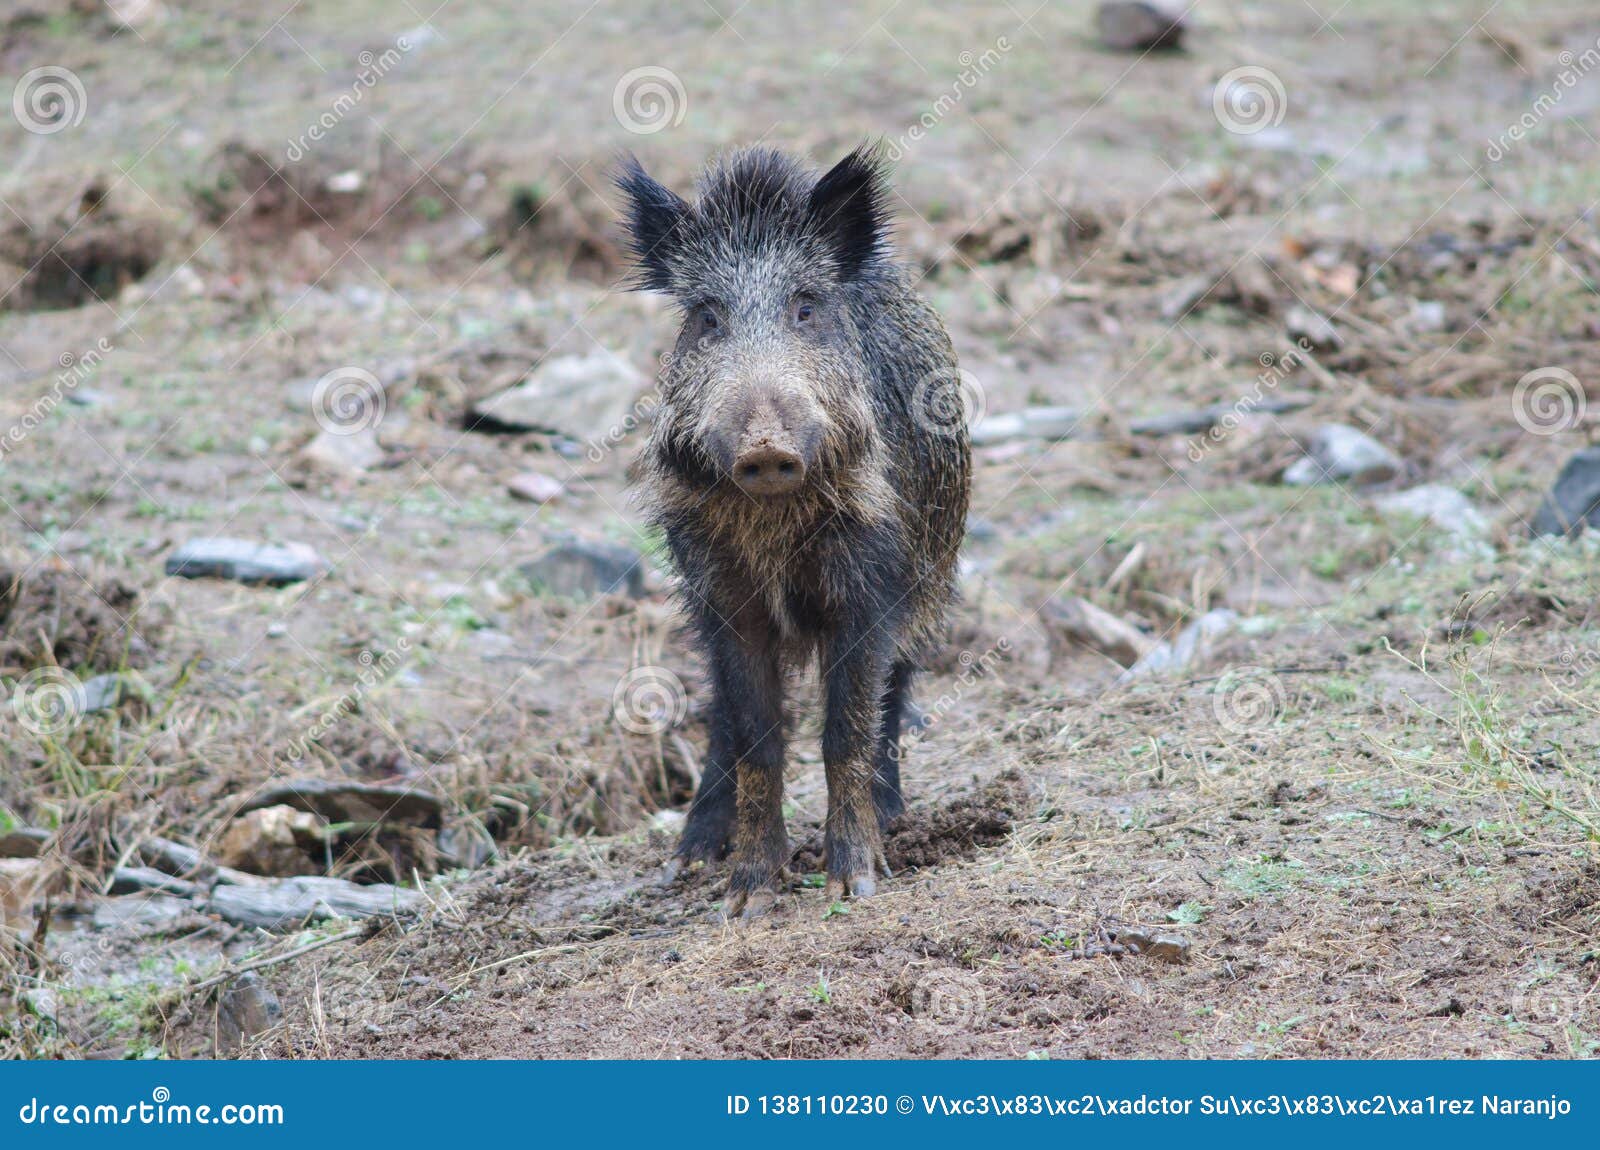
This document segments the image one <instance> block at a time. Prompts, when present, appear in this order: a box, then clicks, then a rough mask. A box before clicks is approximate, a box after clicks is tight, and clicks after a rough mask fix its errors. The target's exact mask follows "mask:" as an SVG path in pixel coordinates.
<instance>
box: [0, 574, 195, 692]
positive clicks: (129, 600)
mask: <svg viewBox="0 0 1600 1150" xmlns="http://www.w3.org/2000/svg"><path fill="white" fill-rule="evenodd" d="M144 608H145V604H144V602H143V600H142V597H141V595H140V593H139V590H138V589H137V588H135V587H133V586H131V585H129V584H128V583H125V582H123V581H122V580H121V579H117V578H115V577H108V578H103V579H88V578H85V577H84V576H83V575H80V574H79V573H78V572H76V571H74V570H72V569H70V568H67V567H64V566H50V565H45V564H41V565H39V566H36V567H31V568H8V567H0V667H5V668H6V669H8V670H18V671H29V670H32V669H33V668H35V667H39V666H42V665H50V664H54V665H58V666H62V667H76V668H84V669H88V670H93V671H111V670H116V669H117V668H119V667H124V666H142V665H144V664H145V663H147V662H148V661H149V659H150V656H151V654H152V653H153V651H154V649H155V647H156V646H157V645H158V644H159V642H160V639H161V636H162V634H163V632H164V631H165V629H166V620H165V618H164V613H163V612H161V611H157V610H145V609H144Z"/></svg>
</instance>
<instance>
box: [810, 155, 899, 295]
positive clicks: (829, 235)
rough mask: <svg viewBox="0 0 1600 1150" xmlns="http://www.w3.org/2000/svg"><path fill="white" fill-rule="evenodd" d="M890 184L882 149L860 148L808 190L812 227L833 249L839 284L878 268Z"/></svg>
mask: <svg viewBox="0 0 1600 1150" xmlns="http://www.w3.org/2000/svg"><path fill="white" fill-rule="evenodd" d="M887 185H888V180H887V177H886V175H885V172H884V160H883V155H882V149H880V148H879V147H877V146H876V145H871V144H863V145H862V146H861V147H859V148H857V149H856V150H855V151H853V152H851V153H850V154H849V155H848V156H846V157H845V158H844V159H842V160H840V161H839V162H838V163H837V164H835V165H834V166H833V168H832V170H831V171H829V172H828V174H827V175H825V176H823V177H822V178H821V179H820V180H818V181H817V185H816V187H814V188H812V189H811V200H810V203H809V204H808V205H807V209H806V210H807V214H808V216H809V217H810V220H811V227H812V228H813V230H814V231H815V232H816V233H817V234H818V235H820V236H821V237H822V239H823V240H824V242H826V243H827V244H828V246H829V247H830V248H831V249H832V252H833V256H834V260H835V261H836V263H837V265H838V268H839V276H840V278H841V279H845V280H851V279H855V278H856V277H857V276H859V275H860V274H861V273H862V272H863V271H866V270H868V269H870V268H872V267H873V266H875V265H876V264H878V263H881V262H882V260H883V259H884V256H885V254H886V250H887V247H888V233H889V209H888V205H887V202H886V201H887V199H888V186H887Z"/></svg>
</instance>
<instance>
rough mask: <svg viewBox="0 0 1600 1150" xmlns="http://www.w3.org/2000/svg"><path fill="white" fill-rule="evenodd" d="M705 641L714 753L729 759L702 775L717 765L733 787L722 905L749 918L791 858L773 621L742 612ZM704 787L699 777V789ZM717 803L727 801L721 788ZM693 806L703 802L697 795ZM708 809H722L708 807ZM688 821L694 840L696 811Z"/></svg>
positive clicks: (764, 904) (767, 897) (765, 901)
mask: <svg viewBox="0 0 1600 1150" xmlns="http://www.w3.org/2000/svg"><path fill="white" fill-rule="evenodd" d="M708 638H709V643H708V646H709V648H710V655H711V675H712V681H713V684H714V692H715V698H714V700H713V702H712V743H713V751H714V752H716V751H720V752H721V753H722V754H723V755H725V756H726V758H724V759H723V760H722V761H721V762H717V761H716V760H715V759H713V762H712V763H711V764H709V765H708V767H707V778H708V779H709V778H710V776H711V771H712V770H716V769H720V770H721V771H723V775H724V780H725V781H724V783H723V784H722V786H724V787H726V782H727V781H731V782H732V784H733V786H732V797H733V803H732V816H733V817H732V822H733V834H732V842H733V860H732V863H733V866H732V873H731V875H730V876H729V879H728V896H727V903H726V908H725V909H726V912H727V914H728V915H729V916H730V917H731V916H733V915H739V914H743V915H746V916H749V915H754V914H757V913H760V912H761V911H762V910H765V909H766V907H767V905H768V904H769V903H770V902H771V901H772V892H773V890H774V889H775V888H776V886H777V884H778V880H779V878H780V877H781V876H782V874H783V870H784V867H786V866H787V865H788V863H789V838H788V835H787V834H786V833H785V832H784V828H783V755H784V730H783V673H782V669H781V665H780V662H779V643H778V635H777V633H776V630H775V629H774V628H773V627H772V626H771V624H770V621H768V620H766V619H760V620H755V619H751V618H749V617H748V616H745V617H741V618H740V619H738V620H736V621H735V622H734V623H731V624H727V625H724V626H722V627H720V628H719V629H717V630H716V631H715V633H713V634H711V635H710V636H709V637H708ZM730 767H731V770H730V769H729V768H730ZM730 776H731V778H730ZM705 785H706V780H702V789H704V787H705ZM713 785H716V784H715V783H713ZM720 802H722V803H726V793H725V792H724V793H723V795H722V796H721V797H720ZM695 806H696V807H697V808H698V807H699V806H700V797H699V796H696V802H695ZM707 813H708V814H718V815H720V814H722V811H721V810H719V809H718V808H715V807H713V808H708V811H707ZM724 817H725V816H724ZM690 820H691V821H690V825H689V826H687V827H685V829H684V834H685V845H691V844H693V843H694V842H695V841H698V840H697V839H691V838H690V837H689V836H690V833H691V832H694V831H696V828H695V827H694V823H693V820H694V812H693V810H691V815H690ZM708 825H709V824H708ZM681 849H682V848H680V850H681ZM691 849H692V846H691Z"/></svg>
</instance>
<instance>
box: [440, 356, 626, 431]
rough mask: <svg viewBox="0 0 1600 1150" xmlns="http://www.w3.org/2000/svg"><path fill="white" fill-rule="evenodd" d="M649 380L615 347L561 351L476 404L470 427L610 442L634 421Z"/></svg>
mask: <svg viewBox="0 0 1600 1150" xmlns="http://www.w3.org/2000/svg"><path fill="white" fill-rule="evenodd" d="M646 385H647V381H646V380H645V377H644V376H643V375H641V374H640V373H639V372H638V371H637V370H635V369H634V367H633V366H632V365H631V364H630V363H628V361H627V360H625V359H623V358H622V357H621V356H618V355H614V354H613V353H611V352H609V351H596V352H591V353H590V354H588V355H567V356H557V357H555V358H553V359H548V360H546V361H545V362H544V363H542V364H540V365H539V366H538V367H536V368H535V369H534V370H533V371H532V372H531V373H530V374H529V375H528V377H527V378H526V379H524V380H523V381H522V382H520V383H518V384H516V385H515V386H513V387H509V388H506V389H505V390H504V391H498V392H495V393H494V394H493V395H490V396H488V397H486V398H484V399H481V400H479V401H478V402H477V403H475V404H474V405H473V406H472V408H471V409H470V410H469V411H468V413H467V426H468V427H469V428H471V429H473V430H479V431H502V432H525V431H543V432H550V433H554V434H558V435H565V436H568V437H570V438H572V439H575V440H578V441H579V442H581V443H591V444H592V443H607V442H610V441H611V440H612V438H613V437H614V436H616V435H617V434H619V429H621V428H623V427H624V426H625V425H626V424H627V422H628V416H629V413H630V411H631V408H632V406H633V404H634V401H635V400H636V399H637V398H638V396H639V393H640V392H642V391H643V390H644V389H645V387H646Z"/></svg>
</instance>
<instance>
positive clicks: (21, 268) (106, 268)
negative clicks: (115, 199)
mask: <svg viewBox="0 0 1600 1150" xmlns="http://www.w3.org/2000/svg"><path fill="white" fill-rule="evenodd" d="M165 247H166V235H165V231H164V229H163V228H162V227H161V226H160V224H159V222H157V221H154V220H151V219H146V218H133V217H131V216H127V215H123V214H122V213H120V212H118V211H116V210H114V209H113V208H112V207H111V206H110V204H109V203H108V202H107V193H106V190H105V188H104V187H103V186H102V185H100V184H99V183H94V184H91V185H89V186H88V187H87V188H85V189H84V190H83V191H82V192H80V193H79V194H78V195H77V197H76V200H75V203H74V205H73V206H72V207H71V208H70V209H68V210H66V211H64V212H61V213H59V214H58V215H57V216H56V217H55V218H54V219H53V220H52V222H50V223H49V224H46V225H42V226H33V225H30V224H27V223H23V222H20V221H19V222H16V223H14V224H13V225H12V226H11V227H9V228H8V229H6V230H5V232H4V233H0V279H4V280H5V281H7V282H5V283H3V284H0V286H3V287H4V288H5V289H6V295H5V296H4V299H3V303H0V306H3V307H5V308H8V309H10V310H13V311H48V310H60V309H65V308H75V307H81V306H83V305H84V304H86V303H90V302H92V301H94V300H109V299H112V298H114V297H115V296H116V295H117V294H118V293H119V292H121V291H122V289H123V288H125V287H127V286H128V285H129V284H133V283H137V282H138V281H140V280H142V279H144V277H145V276H147V275H149V274H150V272H151V270H152V269H153V268H155V266H156V265H157V264H158V263H160V262H161V256H162V253H163V251H164V250H165ZM7 272H9V274H7Z"/></svg>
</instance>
